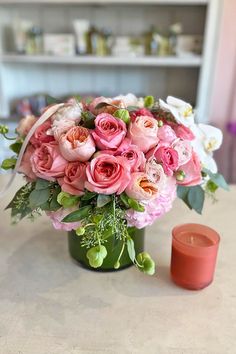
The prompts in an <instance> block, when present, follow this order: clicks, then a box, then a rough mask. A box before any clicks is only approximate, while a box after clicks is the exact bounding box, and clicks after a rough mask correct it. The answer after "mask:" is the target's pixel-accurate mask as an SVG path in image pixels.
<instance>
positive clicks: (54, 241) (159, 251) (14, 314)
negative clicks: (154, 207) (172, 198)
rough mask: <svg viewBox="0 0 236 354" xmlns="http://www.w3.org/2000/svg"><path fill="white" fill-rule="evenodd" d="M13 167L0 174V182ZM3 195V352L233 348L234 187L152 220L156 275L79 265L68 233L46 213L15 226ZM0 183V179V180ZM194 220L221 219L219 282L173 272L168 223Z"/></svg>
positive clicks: (160, 353) (221, 352)
mask: <svg viewBox="0 0 236 354" xmlns="http://www.w3.org/2000/svg"><path fill="white" fill-rule="evenodd" d="M6 179H7V176H6V175H4V176H3V175H1V176H0V186H1V187H2V186H3V184H4V182H6ZM21 182H22V181H21V179H20V178H17V181H16V182H15V183H14V187H12V188H11V192H10V193H9V194H8V195H7V196H6V197H5V198H4V200H2V201H0V209H1V210H0V223H1V234H0V353H1V354H141V353H145V354H228V353H229V354H234V353H236V275H235V272H236V186H231V190H230V192H224V191H219V192H218V199H219V202H218V203H215V204H211V202H210V200H208V201H207V203H206V205H205V208H204V212H203V215H202V216H200V215H197V214H196V213H194V212H192V211H189V210H188V209H187V208H186V207H185V205H184V204H183V203H182V202H181V201H179V200H177V201H176V202H175V205H174V208H173V209H172V210H171V212H170V213H169V214H167V215H165V216H164V217H163V218H162V219H160V220H159V221H156V223H155V224H154V225H153V226H151V227H149V228H147V232H146V249H147V251H149V252H150V253H151V254H152V256H153V258H154V260H155V261H156V263H157V272H156V274H155V276H153V277H150V276H147V275H144V274H142V273H140V272H138V271H137V270H136V269H135V268H134V267H132V268H129V269H126V270H123V271H119V272H112V273H98V272H92V271H88V270H85V269H82V268H81V267H80V266H79V265H78V264H77V263H75V262H73V261H72V259H71V258H70V256H69V254H68V249H67V237H66V233H64V232H57V231H55V230H54V229H53V228H52V226H51V225H50V222H49V220H48V219H47V218H46V217H42V218H39V219H37V221H36V222H34V223H31V222H30V221H28V220H25V221H22V222H21V223H19V224H18V225H17V226H11V225H10V218H9V212H4V211H3V206H4V205H6V203H7V202H9V200H10V197H11V196H12V195H13V194H14V191H15V190H16V188H17V187H19V185H20V183H21ZM0 189H1V188H0ZM185 222H198V223H203V224H207V225H209V226H211V227H213V228H215V229H216V230H217V231H218V232H219V233H220V235H221V244H220V250H219V255H218V261H217V268H216V273H215V280H214V282H213V283H212V284H211V285H210V286H209V287H207V288H205V289H203V290H201V291H189V290H184V289H182V288H179V287H177V286H176V285H174V284H173V283H172V281H171V280H170V276H169V263H170V253H171V230H172V228H173V227H174V226H175V225H176V224H179V223H185Z"/></svg>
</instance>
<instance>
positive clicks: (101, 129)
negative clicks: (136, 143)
mask: <svg viewBox="0 0 236 354" xmlns="http://www.w3.org/2000/svg"><path fill="white" fill-rule="evenodd" d="M126 133H127V129H126V124H125V123H124V122H123V121H122V120H121V119H118V118H115V117H113V116H112V115H111V114H108V113H101V114H99V115H98V116H97V117H96V119H95V130H94V131H93V132H92V136H93V138H94V140H95V143H96V145H97V147H98V148H99V149H101V150H104V149H117V148H118V146H119V145H120V144H121V142H122V140H123V139H124V137H125V136H126Z"/></svg>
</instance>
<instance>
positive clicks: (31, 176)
mask: <svg viewBox="0 0 236 354" xmlns="http://www.w3.org/2000/svg"><path fill="white" fill-rule="evenodd" d="M34 151H35V148H34V147H33V146H32V145H28V146H27V149H26V150H25V153H24V155H23V158H22V160H21V164H20V167H19V168H18V172H20V173H23V174H24V175H25V176H26V177H27V180H28V181H34V180H35V179H36V178H37V177H36V175H35V173H34V172H33V170H32V164H31V160H30V158H31V156H32V155H33V153H34Z"/></svg>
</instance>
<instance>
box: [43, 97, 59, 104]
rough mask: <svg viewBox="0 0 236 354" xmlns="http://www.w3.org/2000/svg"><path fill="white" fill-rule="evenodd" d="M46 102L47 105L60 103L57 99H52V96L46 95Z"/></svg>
mask: <svg viewBox="0 0 236 354" xmlns="http://www.w3.org/2000/svg"><path fill="white" fill-rule="evenodd" d="M46 102H47V105H52V104H56V103H59V102H60V101H59V100H58V99H57V98H55V97H52V96H50V95H46Z"/></svg>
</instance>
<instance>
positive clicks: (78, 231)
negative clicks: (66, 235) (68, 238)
mask: <svg viewBox="0 0 236 354" xmlns="http://www.w3.org/2000/svg"><path fill="white" fill-rule="evenodd" d="M85 232H86V230H85V228H84V227H78V229H76V230H75V233H76V235H77V236H83V235H84V234H85Z"/></svg>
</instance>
